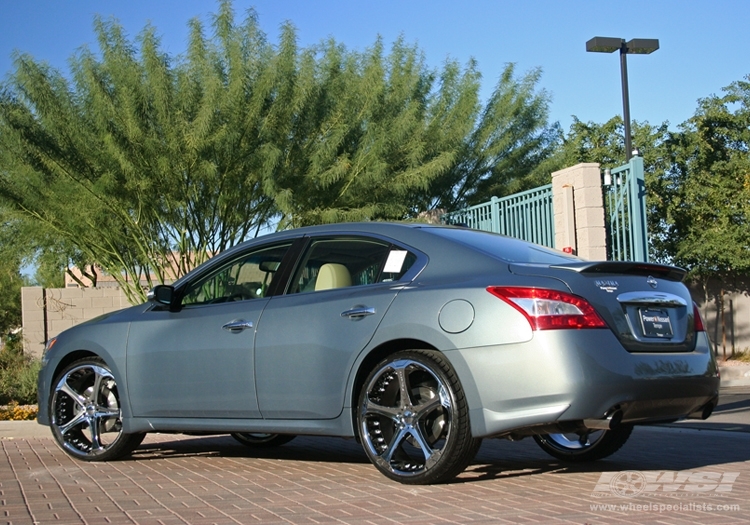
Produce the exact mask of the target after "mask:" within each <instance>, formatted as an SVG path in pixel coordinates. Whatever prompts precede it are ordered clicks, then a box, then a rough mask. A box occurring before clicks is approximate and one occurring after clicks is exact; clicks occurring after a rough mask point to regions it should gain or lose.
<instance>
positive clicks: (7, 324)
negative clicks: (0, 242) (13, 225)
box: [0, 247, 24, 346]
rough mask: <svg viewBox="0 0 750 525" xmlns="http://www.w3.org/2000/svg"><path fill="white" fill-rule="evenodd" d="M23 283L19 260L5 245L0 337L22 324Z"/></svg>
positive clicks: (0, 263) (0, 252) (0, 256)
mask: <svg viewBox="0 0 750 525" xmlns="http://www.w3.org/2000/svg"><path fill="white" fill-rule="evenodd" d="M23 285H24V280H23V276H22V275H21V272H20V262H19V260H18V259H17V258H16V257H13V256H12V254H10V253H8V251H7V250H6V249H5V247H2V248H0V338H3V337H5V335H7V333H8V332H9V331H10V330H12V329H14V328H17V327H19V326H21V287H22V286H23ZM0 346H1V345H0Z"/></svg>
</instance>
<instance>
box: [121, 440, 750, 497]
mask: <svg viewBox="0 0 750 525" xmlns="http://www.w3.org/2000/svg"><path fill="white" fill-rule="evenodd" d="M748 445H750V434H746V433H739V432H703V431H697V430H687V431H680V430H674V431H673V430H671V429H668V428H663V427H662V428H658V429H651V428H640V427H636V429H635V430H634V432H633V434H632V436H631V438H630V440H629V441H628V442H627V443H626V444H625V445H624V446H623V447H622V448H621V449H620V450H619V451H618V452H616V453H615V454H613V455H612V456H610V457H608V458H606V459H603V460H600V461H595V462H588V463H567V462H564V461H560V460H558V459H556V458H553V457H551V456H549V455H547V454H546V453H545V452H544V451H543V450H542V449H541V448H539V446H538V445H537V444H536V442H535V441H534V440H533V439H532V438H527V439H524V440H522V441H520V442H510V441H507V440H504V439H486V440H484V442H483V444H482V447H481V449H480V450H479V452H478V453H477V455H476V457H475V459H474V461H473V462H472V463H471V465H469V467H468V468H467V469H466V470H465V471H464V472H463V473H462V474H461V475H460V476H459V477H457V478H456V479H455V480H453V481H451V482H450V483H470V482H480V481H486V480H496V479H515V478H522V477H526V476H533V475H537V474H542V473H549V472H556V473H559V474H567V473H582V472H598V473H601V472H618V471H624V470H638V471H653V470H661V471H683V470H696V469H712V470H726V468H728V467H724V466H723V465H728V464H731V463H741V462H745V461H749V460H750V446H748ZM691 451H692V452H691ZM697 451H700V453H698V452H697ZM191 456H194V457H223V458H257V459H273V460H282V461H283V460H286V461H298V462H319V463H341V464H368V463H369V460H368V459H367V456H366V455H365V453H364V451H363V450H362V447H361V445H360V444H358V443H357V442H356V441H355V440H354V439H344V438H331V437H309V436H299V437H297V438H296V439H294V440H293V441H291V442H289V443H287V444H285V445H282V446H279V447H273V448H255V447H247V446H245V445H242V444H240V443H238V442H237V441H235V440H234V439H233V438H232V437H230V436H228V435H215V436H184V435H174V436H173V435H168V434H156V435H153V436H150V437H147V439H146V441H144V443H143V444H142V445H141V446H140V447H139V448H138V449H137V450H136V451H135V452H134V453H133V455H132V456H131V457H130V458H129V459H130V460H135V461H149V460H158V459H167V458H175V457H191Z"/></svg>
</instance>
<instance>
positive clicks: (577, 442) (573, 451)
mask: <svg viewBox="0 0 750 525" xmlns="http://www.w3.org/2000/svg"><path fill="white" fill-rule="evenodd" d="M632 431H633V425H618V426H617V427H615V428H613V429H611V430H594V431H592V432H586V433H582V434H576V433H570V434H544V435H541V436H534V439H535V440H536V442H537V444H538V445H539V446H540V447H542V450H544V451H545V452H546V453H547V454H549V455H551V456H554V457H556V458H557V459H561V460H563V461H570V462H573V463H583V462H586V461H596V460H598V459H603V458H606V457H607V456H611V455H612V454H614V453H615V452H617V451H618V450H620V447H622V446H623V445H624V444H625V442H626V441H627V440H628V438H629V437H630V433H631V432H632Z"/></svg>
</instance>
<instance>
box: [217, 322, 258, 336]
mask: <svg viewBox="0 0 750 525" xmlns="http://www.w3.org/2000/svg"><path fill="white" fill-rule="evenodd" d="M252 327H253V322H252V321H245V320H244V319H235V320H234V321H230V322H228V323H227V324H225V325H224V326H222V327H221V328H222V329H223V330H226V331H227V332H232V333H233V334H239V333H240V332H242V331H243V330H246V329H248V328H252Z"/></svg>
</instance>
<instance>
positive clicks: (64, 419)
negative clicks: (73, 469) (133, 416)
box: [50, 358, 145, 461]
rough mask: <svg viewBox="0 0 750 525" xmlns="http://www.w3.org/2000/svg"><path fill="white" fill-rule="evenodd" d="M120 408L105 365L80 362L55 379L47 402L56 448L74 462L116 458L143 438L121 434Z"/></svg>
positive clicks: (111, 378)
mask: <svg viewBox="0 0 750 525" xmlns="http://www.w3.org/2000/svg"><path fill="white" fill-rule="evenodd" d="M120 407H121V405H120V394H119V392H118V390H117V383H116V382H115V378H114V376H113V375H112V371H111V370H110V369H109V368H108V367H107V365H106V363H104V361H102V360H101V359H98V358H84V359H80V360H78V361H75V362H74V363H72V364H70V365H69V366H68V367H67V368H65V369H64V370H63V371H62V372H61V373H60V374H59V375H58V376H57V378H56V379H55V382H54V390H53V392H52V397H51V400H50V414H51V426H52V434H53V436H54V437H55V440H56V441H57V444H58V445H59V446H60V448H62V449H63V450H64V451H65V452H67V453H68V454H70V455H71V456H73V457H75V458H77V459H82V460H84V461H109V460H112V459H117V458H120V457H122V456H125V455H127V454H130V453H131V452H132V451H133V450H135V449H136V448H137V447H138V445H140V444H141V442H142V441H143V438H144V437H145V434H125V433H123V431H122V413H121V408H120Z"/></svg>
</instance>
